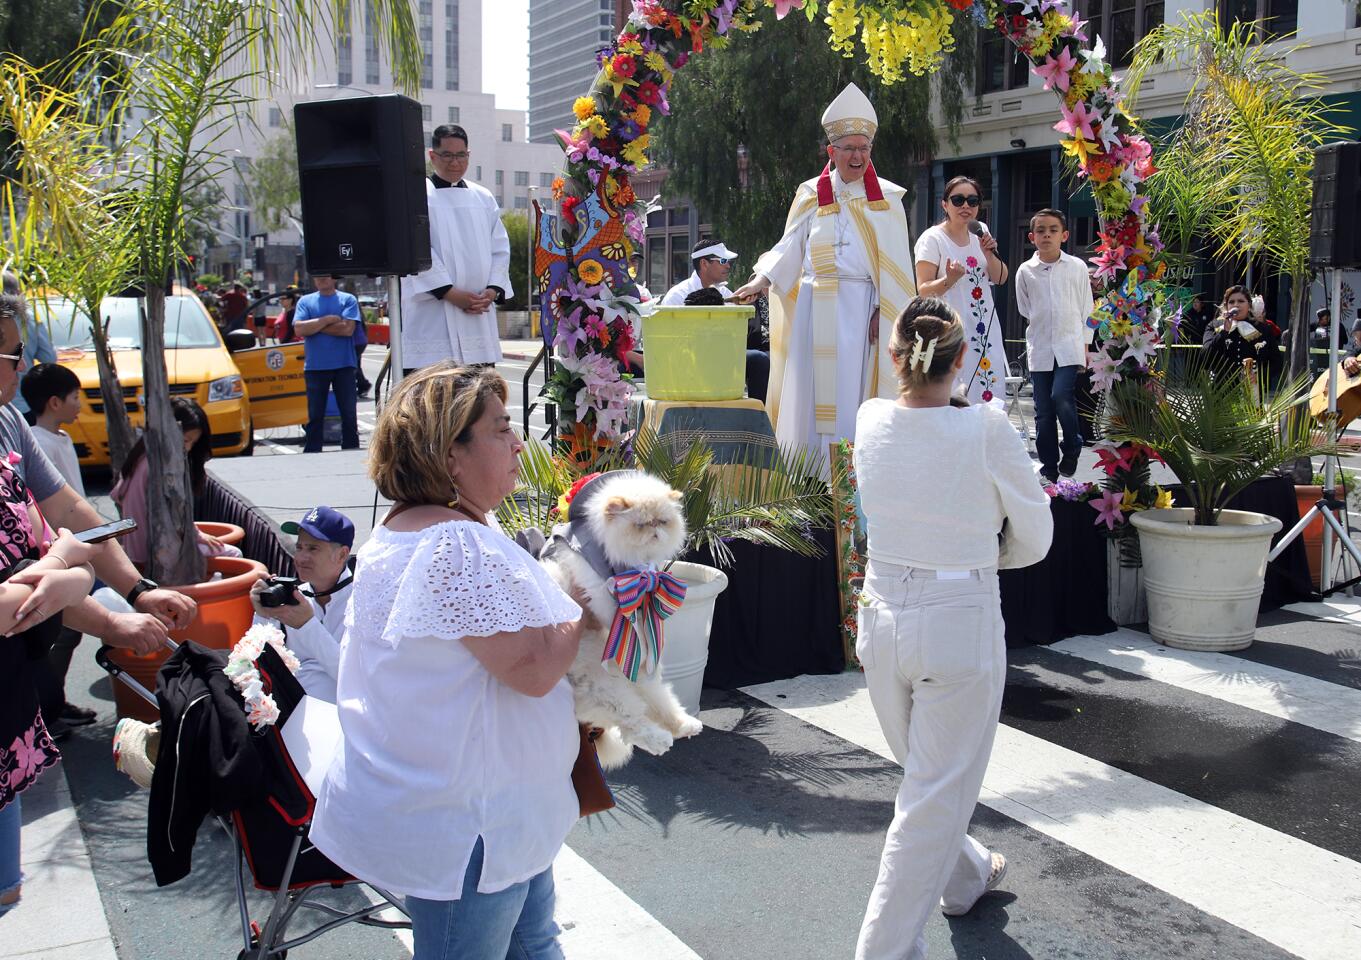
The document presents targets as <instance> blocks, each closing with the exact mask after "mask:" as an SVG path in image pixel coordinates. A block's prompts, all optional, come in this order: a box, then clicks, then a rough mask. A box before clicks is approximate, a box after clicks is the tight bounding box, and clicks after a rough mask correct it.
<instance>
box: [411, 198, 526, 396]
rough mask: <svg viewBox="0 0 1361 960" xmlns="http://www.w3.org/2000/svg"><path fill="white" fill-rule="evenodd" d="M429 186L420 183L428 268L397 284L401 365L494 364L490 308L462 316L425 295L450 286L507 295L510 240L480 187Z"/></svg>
mask: <svg viewBox="0 0 1361 960" xmlns="http://www.w3.org/2000/svg"><path fill="white" fill-rule="evenodd" d="M463 182H464V183H465V184H466V186H465V187H442V188H438V189H437V188H436V187H435V185H434V184H433V183H431V182H430V180H429V179H427V180H426V181H425V197H426V202H427V203H428V204H429V208H430V269H429V270H426V271H424V272H423V273H418V274H415V275H414V276H409V277H403V278H402V366H403V367H405V368H407V369H408V370H410V369H414V368H416V367H424V366H428V365H429V364H432V363H438V362H439V361H441V360H447V359H450V358H452V359H454V360H457V361H458V362H459V363H495V362H496V361H498V360H500V359H501V339H500V336H499V335H498V333H497V329H496V307H495V305H493V306H491V307H489V308H488V309H487V312H486V313H481V314H472V313H464V312H463V311H462V310H460V309H458V307H456V306H454V305H453V304H452V303H450V302H449V301H448V300H436V299H435V298H434V297H433V296H431V294H430V291H432V290H436V289H438V288H440V287H445V286H453V287H456V288H457V289H459V290H470V291H473V292H476V293H480V292H481V291H483V290H485V289H486V288H487V287H500V288H501V289H502V290H504V291H505V294H506V296H507V297H510V296H512V293H513V291H512V289H511V285H510V237H509V236H507V235H506V228H505V226H504V225H503V224H502V223H501V210H500V208H499V207H498V206H497V204H496V198H495V197H493V196H492V195H491V191H489V190H487V189H486V188H485V187H482V186H479V185H478V184H476V183H473V182H472V181H471V180H466V179H465V180H464V181H463Z"/></svg>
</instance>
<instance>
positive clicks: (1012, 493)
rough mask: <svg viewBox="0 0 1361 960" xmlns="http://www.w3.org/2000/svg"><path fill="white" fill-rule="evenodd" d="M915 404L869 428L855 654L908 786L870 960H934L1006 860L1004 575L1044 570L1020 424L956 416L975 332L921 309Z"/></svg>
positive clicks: (1045, 504) (863, 412) (900, 349)
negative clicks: (988, 805)
mask: <svg viewBox="0 0 1361 960" xmlns="http://www.w3.org/2000/svg"><path fill="white" fill-rule="evenodd" d="M890 351H891V353H892V357H893V362H894V367H895V368H896V370H897V373H898V380H899V384H900V389H901V393H900V396H899V397H898V399H897V400H896V401H895V400H878V399H876V400H869V401H867V402H866V403H865V404H864V405H863V406H862V407H861V408H860V413H859V416H858V417H857V420H856V445H855V469H856V473H857V475H858V477H859V484H860V498H861V503H862V505H863V508H864V512H865V518H866V521H867V523H868V531H869V566H868V568H867V570H866V574H865V589H864V593H863V594H862V600H861V607H860V615H859V638H858V639H857V641H856V654H857V656H858V657H859V658H860V662H861V664H862V665H863V666H864V668H865V683H866V686H867V687H868V688H869V693H870V699H871V701H872V702H873V704H874V711H875V714H876V715H877V716H878V718H879V724H880V726H881V727H882V728H883V731H884V736H885V738H886V739H887V740H888V743H889V747H890V748H891V749H892V750H893V755H894V756H895V757H896V758H897V759H898V761H899V762H900V763H901V764H902V765H903V782H902V786H901V787H900V788H899V790H898V797H897V802H896V803H895V805H894V817H893V821H892V823H891V824H890V825H889V829H888V836H887V838H886V840H885V842H884V852H883V855H882V858H881V861H880V865H879V877H878V880H877V881H876V883H875V885H874V892H873V893H872V894H871V895H870V902H869V906H868V908H867V909H866V912H865V920H864V924H863V925H862V927H861V929H860V938H859V942H858V944H857V947H856V953H855V956H856V960H890V958H891V960H904V958H910V960H920V958H922V957H924V956H925V950H926V941H925V938H924V937H923V935H922V930H923V928H924V927H925V926H926V920H927V917H928V916H929V914H930V912H931V910H933V909H934V908H935V906H936V904H937V903H938V902H939V903H940V905H941V907H942V908H943V909H944V911H945V912H946V913H947V914H949V915H951V916H955V915H959V914H963V913H966V912H968V911H969V910H970V909H971V908H972V907H973V905H974V903H975V902H976V901H977V900H978V898H979V897H981V896H982V895H983V894H984V893H986V892H987V891H988V890H991V889H992V888H993V887H995V886H996V885H997V883H998V882H1000V881H1001V879H1002V876H1003V874H1004V873H1005V872H1006V859H1005V858H1004V857H1003V856H1002V855H1001V854H998V853H990V852H989V851H988V850H986V849H985V848H984V847H983V846H982V845H981V844H979V843H978V842H977V841H976V840H974V839H973V838H971V837H969V836H967V835H966V833H965V831H966V828H967V827H968V824H969V817H970V815H971V814H972V813H973V808H974V805H975V804H976V803H977V801H978V791H979V788H980V787H981V786H982V783H983V773H984V771H985V770H986V768H987V765H988V756H989V754H990V753H991V751H992V741H993V735H994V734H995V732H996V730H997V718H998V712H999V710H1000V708H1001V702H1002V687H1003V683H1004V682H1005V680H1006V651H1005V645H1004V642H1003V626H1002V608H1001V598H1000V594H999V593H998V580H997V570H998V568H1002V567H1023V566H1027V565H1029V564H1032V563H1035V562H1037V561H1039V560H1041V559H1043V558H1044V556H1045V554H1046V552H1047V551H1048V549H1049V543H1050V539H1051V537H1052V534H1053V521H1052V519H1051V518H1050V514H1049V498H1048V497H1047V496H1046V495H1045V492H1044V490H1043V489H1042V488H1041V486H1040V483H1039V480H1038V479H1037V478H1036V476H1035V470H1034V468H1033V466H1032V465H1031V462H1030V457H1029V455H1028V454H1027V452H1026V449H1025V445H1024V443H1023V442H1022V441H1021V438H1020V436H1019V435H1018V434H1017V432H1016V430H1015V428H1013V427H1012V426H1011V423H1010V421H1008V419H1007V417H1006V414H1005V413H1004V412H1002V411H1000V410H998V409H996V408H995V407H993V406H992V405H990V404H982V405H977V406H967V407H958V406H953V405H952V404H951V403H950V398H951V388H952V385H953V383H954V382H955V379H956V377H958V376H959V374H960V371H961V370H962V369H964V367H965V366H966V365H967V364H968V363H969V362H970V361H969V356H970V351H969V349H968V341H967V337H966V332H965V328H964V324H963V323H961V321H960V318H959V316H958V315H957V314H956V313H955V312H954V310H952V309H951V308H950V305H949V304H947V303H945V302H944V301H943V300H940V299H937V298H934V297H918V298H916V299H914V300H913V301H912V302H911V303H909V304H908V305H907V307H906V309H904V310H903V312H902V315H901V316H899V317H898V320H897V322H896V323H895V325H894V329H893V340H892V342H891V344H890Z"/></svg>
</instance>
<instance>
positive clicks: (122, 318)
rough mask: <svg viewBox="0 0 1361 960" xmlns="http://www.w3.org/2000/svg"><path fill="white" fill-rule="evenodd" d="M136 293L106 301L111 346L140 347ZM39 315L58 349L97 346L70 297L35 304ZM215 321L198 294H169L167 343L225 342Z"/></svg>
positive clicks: (204, 344)
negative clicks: (173, 295)
mask: <svg viewBox="0 0 1361 960" xmlns="http://www.w3.org/2000/svg"><path fill="white" fill-rule="evenodd" d="M137 304H138V301H137V299H136V298H135V297H109V298H108V299H106V300H105V301H104V306H103V310H102V312H103V314H104V316H103V318H102V319H104V320H106V321H107V323H108V330H109V346H110V347H112V348H113V349H114V350H140V349H141V348H142V326H141V323H140V322H139V318H138V310H137ZM34 314H35V317H36V319H38V320H40V321H42V322H43V323H46V324H47V329H48V331H49V332H50V333H51V335H52V345H53V346H54V347H56V348H57V349H58V350H63V349H77V350H89V349H90V348H91V347H93V346H94V342H93V340H92V338H91V336H90V320H89V317H87V316H86V314H85V312H84V311H83V310H79V309H77V308H76V305H75V304H73V303H72V302H71V301H69V300H64V299H62V298H60V297H48V298H47V299H45V300H42V301H39V302H38V303H36V304H34ZM221 342H222V341H221V340H219V339H218V336H217V331H216V330H214V329H213V322H212V320H211V319H210V318H209V317H208V315H207V314H206V313H205V312H204V310H203V307H202V306H201V305H200V304H199V302H198V301H197V300H196V299H195V298H194V297H187V296H175V297H166V298H165V347H166V349H167V350H184V349H191V348H194V347H216V346H219V345H220V344H221Z"/></svg>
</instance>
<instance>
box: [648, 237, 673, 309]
mask: <svg viewBox="0 0 1361 960" xmlns="http://www.w3.org/2000/svg"><path fill="white" fill-rule="evenodd" d="M647 287H648V289H649V290H651V291H652V296H653V297H655V298H657V299H658V300H660V299H661V297H662V294H664V293H665V292H666V291H667V289H668V287H667V284H666V237H648V238H647Z"/></svg>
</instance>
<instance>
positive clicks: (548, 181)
mask: <svg viewBox="0 0 1361 960" xmlns="http://www.w3.org/2000/svg"><path fill="white" fill-rule="evenodd" d="M552 185H553V174H551V173H541V174H539V186H541V187H551V186H552Z"/></svg>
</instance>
